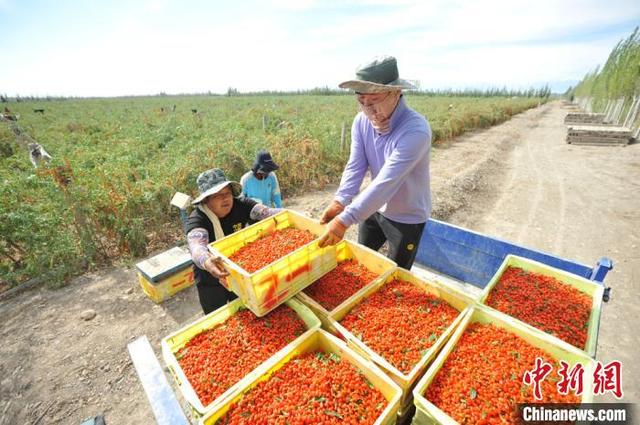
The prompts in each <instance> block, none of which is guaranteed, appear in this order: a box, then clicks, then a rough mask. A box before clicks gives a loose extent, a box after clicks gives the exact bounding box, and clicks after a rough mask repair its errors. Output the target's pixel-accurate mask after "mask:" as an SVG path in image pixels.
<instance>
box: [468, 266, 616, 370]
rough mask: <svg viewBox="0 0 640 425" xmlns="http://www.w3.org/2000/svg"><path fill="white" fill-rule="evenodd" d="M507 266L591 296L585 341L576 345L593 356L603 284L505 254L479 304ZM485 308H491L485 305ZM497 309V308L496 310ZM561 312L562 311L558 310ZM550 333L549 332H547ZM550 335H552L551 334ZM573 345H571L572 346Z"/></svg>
mask: <svg viewBox="0 0 640 425" xmlns="http://www.w3.org/2000/svg"><path fill="white" fill-rule="evenodd" d="M507 267H518V268H521V269H523V270H526V271H528V272H534V273H538V274H541V275H545V276H551V277H554V278H556V279H557V280H559V281H560V282H562V283H564V284H566V285H569V286H572V287H574V288H576V289H577V290H579V291H580V292H582V293H584V294H586V295H588V296H589V297H591V298H592V300H593V301H592V304H591V315H590V317H589V322H588V325H587V326H588V327H587V342H586V344H585V346H584V347H577V348H579V349H582V350H583V351H585V352H586V353H587V354H588V355H589V356H591V357H595V355H596V346H597V341H598V329H599V326H600V311H601V309H602V295H603V292H604V286H603V285H600V284H598V283H595V282H593V281H591V280H588V279H585V278H583V277H580V276H577V275H575V274H572V273H568V272H565V271H563V270H559V269H556V268H553V267H551V266H548V265H546V264H542V263H539V262H537V261H533V260H529V259H527V258H523V257H518V256H516V255H507V257H506V258H505V259H504V261H503V262H502V265H501V266H500V268H499V269H498V270H497V271H496V273H495V274H494V275H493V277H492V278H491V280H490V281H489V283H488V284H487V286H486V287H485V289H484V290H483V291H482V294H481V295H480V298H479V300H478V302H479V303H480V304H483V305H486V304H485V303H486V301H487V298H488V297H489V293H490V292H491V290H492V289H493V288H494V287H495V286H496V284H497V283H498V281H500V278H501V277H502V274H503V273H504V272H505V270H506V269H507ZM486 307H487V308H492V307H489V306H486ZM494 310H495V309H494ZM496 311H498V310H496ZM498 312H499V313H500V314H505V315H506V313H503V312H500V311H498ZM559 314H562V312H559ZM513 319H514V320H519V319H517V318H513ZM520 322H521V323H523V324H524V325H525V326H528V327H530V328H531V329H536V330H538V329H537V328H536V327H534V326H532V325H529V324H528V323H526V322H522V321H520ZM549 335H551V334H549ZM551 336H552V335H551ZM554 338H557V339H558V341H561V342H562V343H563V344H567V345H570V346H572V345H571V344H569V343H567V342H565V341H562V340H561V339H560V338H558V337H555V336H554ZM572 347H573V346H572Z"/></svg>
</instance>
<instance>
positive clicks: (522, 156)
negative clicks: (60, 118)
mask: <svg viewBox="0 0 640 425" xmlns="http://www.w3.org/2000/svg"><path fill="white" fill-rule="evenodd" d="M565 113H566V111H565V110H564V109H563V108H562V106H561V105H560V104H552V105H546V106H543V107H540V108H537V109H534V110H530V111H527V112H525V113H523V114H520V115H519V116H517V117H514V118H513V119H512V120H510V121H509V122H506V123H504V124H502V125H499V126H496V127H494V128H491V129H488V130H485V131H481V132H476V133H474V134H471V135H468V136H465V137H462V138H459V139H458V140H456V141H455V142H454V143H448V144H444V145H441V146H439V147H437V148H434V149H433V160H432V170H431V173H432V190H433V197H434V216H435V217H436V218H440V219H446V220H448V221H450V222H453V223H454V224H458V225H462V226H465V227H469V228H471V229H473V230H476V231H480V232H484V233H487V234H490V235H493V236H497V237H500V238H503V239H508V240H511V241H514V242H517V243H521V244H524V245H526V246H529V247H532V248H536V249H541V250H545V251H548V252H551V253H554V254H557V255H560V256H563V257H566V258H570V259H574V260H578V261H580V262H583V263H586V264H593V263H595V261H596V260H597V259H598V258H599V257H600V256H603V255H606V256H609V257H611V258H612V259H613V260H614V262H615V269H614V270H613V271H612V272H611V274H610V275H609V276H608V277H607V284H609V285H610V286H612V287H613V288H614V289H613V292H612V299H611V302H610V303H609V304H606V305H605V307H604V311H603V314H602V320H601V328H600V339H599V346H598V359H600V360H603V361H609V360H611V359H614V358H615V359H618V360H621V361H622V362H623V374H624V375H623V376H624V381H623V388H624V390H625V397H624V401H628V402H637V401H638V395H639V391H638V388H639V385H638V382H637V380H635V379H633V378H632V377H633V376H636V377H637V376H640V371H639V370H638V363H639V362H638V360H639V359H638V357H639V356H638V355H637V354H636V351H634V350H633V349H632V348H635V347H637V346H638V342H640V341H638V337H637V336H634V334H633V333H632V329H633V327H635V326H637V324H638V317H639V316H640V311H639V307H638V305H637V303H634V302H633V300H634V295H635V293H636V292H637V291H638V289H639V285H638V282H637V279H638V277H640V268H639V265H640V258H639V254H638V252H639V251H638V247H639V246H640V233H639V232H640V230H639V229H640V201H639V199H640V197H638V193H639V190H638V189H639V188H640V144H636V145H630V146H628V147H625V148H616V147H601V148H600V147H577V146H575V147H574V146H570V145H567V144H565V143H564V136H565V131H566V130H565V128H564V126H563V124H562V120H563V118H564V114H565ZM331 195H332V191H331V190H327V191H324V192H316V193H313V194H309V195H307V196H303V197H298V198H295V199H289V200H287V202H288V206H289V207H290V208H293V209H296V210H299V211H303V212H307V213H308V214H310V215H311V216H314V217H317V216H318V214H319V212H320V210H321V208H322V206H323V205H325V204H326V203H327V202H328V201H329V199H331ZM176 225H177V224H176ZM350 235H351V236H353V235H354V232H351V233H350ZM86 310H93V311H94V312H95V317H93V318H90V317H91V316H92V314H89V315H88V316H85V318H86V319H89V320H85V318H83V317H82V315H83V312H84V313H86ZM200 315H201V311H200V307H199V304H198V301H197V295H196V293H195V291H194V290H193V288H191V289H189V290H186V291H183V292H182V293H180V294H178V295H177V296H176V297H174V298H172V299H171V300H169V301H167V302H165V303H164V304H162V305H155V304H154V303H153V302H152V301H150V300H149V299H147V298H146V297H145V296H144V294H143V293H142V291H141V290H140V288H139V286H137V283H136V280H135V273H134V271H133V269H132V267H130V266H129V267H117V268H112V269H109V270H104V271H101V272H99V273H92V274H87V275H84V276H82V277H80V278H78V279H76V280H74V281H73V282H72V283H71V284H70V285H69V286H68V287H66V288H63V289H61V290H56V291H50V290H46V289H37V290H32V291H29V292H26V293H23V294H20V295H18V296H17V297H14V298H12V299H9V300H4V301H1V302H0V338H1V340H2V344H1V345H0V358H2V362H0V425H4V424H15V423H30V424H35V423H40V424H50V423H63V424H79V423H80V422H81V421H82V420H83V419H84V418H87V417H89V416H94V415H97V414H100V413H102V414H104V415H105V418H106V422H107V424H110V425H113V424H148V423H153V414H152V412H151V409H150V407H149V404H148V402H147V400H146V397H145V395H144V392H143V390H142V387H141V385H140V383H139V382H138V379H137V376H136V374H135V371H134V369H133V366H132V365H131V363H130V360H129V356H128V353H127V350H126V345H127V343H128V342H130V341H132V340H133V339H135V338H136V337H137V336H140V335H143V334H145V335H147V337H148V338H149V340H150V342H151V344H152V346H153V347H154V350H155V351H156V355H158V358H160V351H159V345H160V340H161V339H162V337H164V336H166V335H167V334H169V333H170V332H172V331H174V330H176V329H178V328H179V327H181V326H183V325H185V324H187V323H189V322H191V321H193V320H195V319H196V318H197V317H200Z"/></svg>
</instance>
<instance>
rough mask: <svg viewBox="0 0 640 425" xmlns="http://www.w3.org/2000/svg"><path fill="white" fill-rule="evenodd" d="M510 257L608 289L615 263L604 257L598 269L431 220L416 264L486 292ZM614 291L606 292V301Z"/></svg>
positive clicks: (597, 265) (607, 290)
mask: <svg viewBox="0 0 640 425" xmlns="http://www.w3.org/2000/svg"><path fill="white" fill-rule="evenodd" d="M508 254H514V255H519V256H521V257H525V258H529V259H531V260H535V261H538V262H540V263H544V264H547V265H549V266H551V267H555V268H558V269H560V270H564V271H567V272H569V273H573V274H576V275H578V276H581V277H584V278H586V279H589V280H592V281H594V282H597V283H599V284H601V285H604V283H603V282H604V278H605V276H606V275H607V273H608V272H609V270H611V269H613V262H612V261H611V260H610V259H609V258H607V257H602V258H600V260H599V261H598V262H597V263H596V265H595V266H594V267H589V266H587V265H584V264H581V263H578V262H576V261H572V260H567V259H564V258H560V257H558V256H555V255H552V254H548V253H545V252H542V251H537V250H534V249H531V248H526V247H523V246H520V245H516V244H513V243H511V242H508V241H504V240H501V239H498V238H493V237H491V236H486V235H483V234H481V233H477V232H474V231H472V230H468V229H464V228H462V227H458V226H454V225H452V224H448V223H445V222H442V221H439V220H434V219H429V221H428V222H427V225H426V226H425V229H424V233H423V234H422V238H421V240H420V245H419V247H418V253H417V255H416V262H417V263H418V264H420V265H423V266H426V267H428V268H430V269H432V270H435V271H437V272H440V273H444V274H446V275H448V276H451V277H453V278H456V279H458V280H461V281H463V282H466V283H470V284H472V285H474V286H477V287H479V288H484V287H485V286H486V285H487V283H489V281H490V280H491V277H492V276H493V275H494V274H495V272H496V270H498V267H500V264H502V261H503V260H504V258H505V257H506V256H507V255H508ZM609 291H610V288H605V295H604V298H603V299H604V301H608V299H609Z"/></svg>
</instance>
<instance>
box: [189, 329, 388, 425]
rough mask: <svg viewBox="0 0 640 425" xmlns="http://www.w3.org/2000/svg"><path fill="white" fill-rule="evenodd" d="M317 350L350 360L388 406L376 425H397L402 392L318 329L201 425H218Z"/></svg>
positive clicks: (347, 348)
mask: <svg viewBox="0 0 640 425" xmlns="http://www.w3.org/2000/svg"><path fill="white" fill-rule="evenodd" d="M315 350H321V351H323V352H325V353H335V354H337V355H338V356H340V358H341V359H342V360H343V361H344V360H347V361H348V362H349V363H351V364H353V365H354V366H356V367H357V368H358V369H359V370H360V371H361V372H362V374H363V375H364V377H365V378H367V379H368V380H369V382H371V383H372V384H373V386H374V387H375V388H376V389H378V390H380V392H381V393H382V395H383V396H384V397H385V399H387V402H388V404H387V407H386V408H385V409H384V410H383V412H382V414H381V415H380V417H378V419H377V420H376V422H375V425H387V424H395V423H396V419H397V413H398V405H399V401H400V388H398V386H397V385H396V384H394V383H393V381H392V380H391V379H389V377H388V376H386V375H385V374H384V373H383V372H382V371H381V370H380V369H378V368H377V367H376V366H375V365H374V364H373V363H371V362H370V361H368V360H365V359H363V358H362V357H360V356H359V355H358V354H357V353H356V352H354V351H353V350H351V348H349V347H348V346H347V345H346V344H345V343H344V342H342V341H340V340H339V339H338V338H336V337H334V336H333V335H331V334H329V333H328V332H326V331H323V330H322V329H318V330H316V331H314V332H312V333H311V334H307V335H306V336H305V338H304V339H302V340H299V341H298V342H297V344H296V347H295V348H294V349H293V350H291V351H290V352H289V353H288V354H287V355H286V357H284V358H282V359H280V360H279V361H278V363H277V364H273V365H272V366H271V367H270V368H269V369H268V370H267V371H265V372H263V373H261V374H260V376H256V375H258V374H256V375H254V377H255V378H254V380H253V381H252V382H251V383H250V384H245V385H243V387H242V388H238V389H236V391H235V392H234V393H233V394H232V395H231V397H230V398H228V399H227V401H226V402H225V403H224V405H221V406H219V408H217V409H216V410H215V411H211V412H210V413H209V414H207V415H205V416H204V417H202V418H201V420H200V425H213V424H215V423H216V421H218V419H220V418H221V417H222V416H224V414H225V413H226V412H227V411H228V410H229V408H230V407H231V405H232V404H233V403H234V402H236V401H238V400H239V399H240V398H241V397H242V396H243V394H245V393H246V392H248V391H250V390H251V389H252V388H253V387H254V386H255V385H256V384H257V383H258V382H260V381H263V380H267V379H269V378H270V377H271V375H273V373H274V372H276V371H277V370H278V369H280V368H281V367H282V366H284V365H285V364H286V363H287V362H289V361H290V360H291V359H292V358H293V357H295V356H298V355H301V354H304V353H308V352H310V351H315Z"/></svg>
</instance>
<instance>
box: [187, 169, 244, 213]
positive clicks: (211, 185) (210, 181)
mask: <svg viewBox="0 0 640 425" xmlns="http://www.w3.org/2000/svg"><path fill="white" fill-rule="evenodd" d="M196 183H197V185H198V190H199V191H200V196H198V197H197V198H196V199H194V200H193V202H191V203H192V204H199V203H200V202H202V201H203V200H204V199H205V198H206V197H207V196H211V195H214V194H216V193H218V192H220V191H221V190H222V189H224V188H225V187H227V186H229V185H230V186H231V192H232V193H233V196H234V197H238V196H240V194H241V193H242V186H240V183H238V182H234V181H231V180H227V177H226V176H225V175H224V172H223V171H222V170H221V169H219V168H212V169H210V170H207V171H203V172H202V173H200V175H199V176H198V179H197V180H196Z"/></svg>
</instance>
